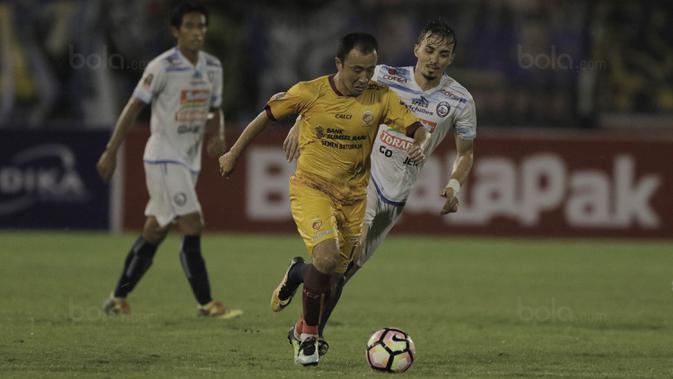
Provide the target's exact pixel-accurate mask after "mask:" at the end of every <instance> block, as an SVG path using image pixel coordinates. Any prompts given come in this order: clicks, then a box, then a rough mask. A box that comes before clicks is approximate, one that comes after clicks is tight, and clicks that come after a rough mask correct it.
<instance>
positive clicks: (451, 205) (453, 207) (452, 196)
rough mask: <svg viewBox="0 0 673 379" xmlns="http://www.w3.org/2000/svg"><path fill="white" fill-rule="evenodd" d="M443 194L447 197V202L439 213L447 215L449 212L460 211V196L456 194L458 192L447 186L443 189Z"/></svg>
mask: <svg viewBox="0 0 673 379" xmlns="http://www.w3.org/2000/svg"><path fill="white" fill-rule="evenodd" d="M441 196H442V197H444V198H446V202H445V203H444V206H443V207H442V210H441V211H440V212H439V214H443V215H445V214H447V213H454V212H457V211H458V197H457V196H456V192H455V191H454V189H453V188H451V187H448V186H447V187H446V188H444V190H443V191H442V193H441Z"/></svg>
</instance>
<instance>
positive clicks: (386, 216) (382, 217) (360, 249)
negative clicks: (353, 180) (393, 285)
mask: <svg viewBox="0 0 673 379" xmlns="http://www.w3.org/2000/svg"><path fill="white" fill-rule="evenodd" d="M404 206H405V203H398V202H391V201H388V200H386V199H384V198H382V197H381V196H380V195H379V194H378V192H377V191H376V188H375V187H374V186H373V185H371V183H370V186H369V188H368V195H367V211H366V213H365V221H364V223H363V224H362V235H361V238H360V243H359V244H358V246H357V248H356V251H355V254H354V259H353V264H351V265H350V266H349V267H348V270H346V273H345V274H344V284H345V283H348V281H349V280H351V279H352V278H353V276H355V274H356V273H357V272H358V271H359V270H360V269H361V268H362V267H363V266H364V265H365V263H366V262H367V261H368V260H369V259H370V258H371V257H372V256H373V255H374V252H376V250H377V249H378V247H379V245H381V243H382V242H383V240H384V239H385V238H386V237H387V236H388V234H389V233H390V231H391V230H392V229H393V227H394V226H395V224H397V222H398V221H399V219H400V216H401V215H402V211H404Z"/></svg>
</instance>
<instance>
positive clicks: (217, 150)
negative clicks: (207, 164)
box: [206, 137, 227, 158]
mask: <svg viewBox="0 0 673 379" xmlns="http://www.w3.org/2000/svg"><path fill="white" fill-rule="evenodd" d="M226 151H227V145H226V143H225V141H224V140H223V139H221V138H217V137H213V138H211V139H209V140H208V145H207V146H206V152H207V153H208V156H209V157H213V158H215V157H219V156H220V155H222V154H224V153H225V152H226Z"/></svg>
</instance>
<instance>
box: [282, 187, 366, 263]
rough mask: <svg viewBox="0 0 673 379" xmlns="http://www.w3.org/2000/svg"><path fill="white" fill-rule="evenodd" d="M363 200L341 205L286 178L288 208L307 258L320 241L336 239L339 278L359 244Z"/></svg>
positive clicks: (311, 188)
mask: <svg viewBox="0 0 673 379" xmlns="http://www.w3.org/2000/svg"><path fill="white" fill-rule="evenodd" d="M366 200H367V199H366V198H363V199H362V200H359V201H355V202H349V204H347V205H344V204H342V203H339V202H338V201H336V200H335V199H333V198H332V197H331V196H329V195H328V194H326V193H324V192H322V191H320V190H318V189H315V188H313V187H311V186H309V185H307V184H306V183H304V182H302V181H301V180H298V179H297V178H296V177H295V176H292V177H291V178H290V207H291V208H292V218H294V222H295V224H297V230H298V231H299V235H301V238H302V239H303V240H304V244H305V245H306V249H307V250H308V254H309V256H312V255H313V248H314V247H315V246H316V245H318V244H319V243H321V242H323V241H327V240H329V239H336V240H337V241H338V246H339V264H338V266H337V268H336V272H337V273H340V274H343V273H344V272H346V269H347V268H348V264H349V263H350V262H351V260H352V259H353V251H354V250H355V246H356V245H357V243H358V241H359V240H360V233H361V228H362V222H363V219H364V214H365V205H366Z"/></svg>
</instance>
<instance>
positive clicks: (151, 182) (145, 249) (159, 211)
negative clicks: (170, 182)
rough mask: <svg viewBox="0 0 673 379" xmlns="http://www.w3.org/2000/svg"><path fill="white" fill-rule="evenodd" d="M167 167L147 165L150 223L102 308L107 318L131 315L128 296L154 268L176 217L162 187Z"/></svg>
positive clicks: (146, 176)
mask: <svg viewBox="0 0 673 379" xmlns="http://www.w3.org/2000/svg"><path fill="white" fill-rule="evenodd" d="M165 166H166V165H165V164H161V165H149V164H145V165H144V169H145V183H146V185H147V191H148V193H149V195H150V200H149V202H148V203H147V207H146V208H145V216H147V219H146V221H145V225H144V226H143V232H142V235H141V236H140V237H139V238H138V240H136V242H135V243H134V245H133V247H132V248H131V251H130V252H129V253H128V255H127V256H126V260H125V261H124V269H123V271H122V275H121V276H120V278H119V280H118V282H117V286H116V287H115V290H114V291H113V293H112V295H111V296H110V298H109V299H107V300H106V301H105V303H104V304H103V310H104V311H105V312H106V313H108V314H115V313H128V312H129V307H128V304H127V303H126V296H128V294H129V293H130V292H131V290H132V289H133V288H134V287H135V286H136V285H137V284H138V281H140V278H141V277H142V276H143V274H144V273H145V272H146V271H147V269H148V268H149V267H150V265H151V264H152V260H153V258H154V254H155V253H156V250H157V248H158V246H159V244H160V243H161V242H162V241H163V239H164V238H165V237H166V234H167V233H168V229H169V224H170V222H171V221H172V220H173V218H174V217H175V216H174V214H173V212H172V208H171V206H170V203H169V201H168V200H167V195H166V191H165V190H164V186H163V184H164V183H165V180H166V179H165V178H166V174H167V172H166V169H165Z"/></svg>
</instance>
